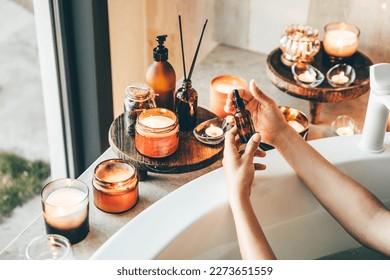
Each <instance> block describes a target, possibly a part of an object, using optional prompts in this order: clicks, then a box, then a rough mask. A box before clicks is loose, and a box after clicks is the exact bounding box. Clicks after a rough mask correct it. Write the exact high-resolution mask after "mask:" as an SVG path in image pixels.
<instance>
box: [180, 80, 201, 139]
mask: <svg viewBox="0 0 390 280" xmlns="http://www.w3.org/2000/svg"><path fill="white" fill-rule="evenodd" d="M175 108H176V115H177V116H178V118H179V125H180V130H183V131H188V130H193V129H194V128H195V126H196V118H197V115H198V93H197V91H196V90H195V89H194V88H193V87H192V82H191V80H189V79H185V80H184V81H183V85H182V87H181V88H179V89H178V90H177V92H176V99H175Z"/></svg>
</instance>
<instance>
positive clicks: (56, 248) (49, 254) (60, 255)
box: [25, 234, 74, 260]
mask: <svg viewBox="0 0 390 280" xmlns="http://www.w3.org/2000/svg"><path fill="white" fill-rule="evenodd" d="M25 257H26V259H27V260H72V259H74V256H73V250H72V245H71V244H70V242H69V240H68V239H67V238H66V237H64V236H62V235H58V234H47V235H41V236H38V237H36V238H34V239H32V240H31V241H30V242H29V243H28V245H27V248H26V251H25Z"/></svg>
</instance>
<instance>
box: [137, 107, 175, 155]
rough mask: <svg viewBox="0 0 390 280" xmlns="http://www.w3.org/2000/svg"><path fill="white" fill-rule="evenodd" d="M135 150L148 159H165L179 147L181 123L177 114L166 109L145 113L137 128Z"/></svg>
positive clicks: (150, 110)
mask: <svg viewBox="0 0 390 280" xmlns="http://www.w3.org/2000/svg"><path fill="white" fill-rule="evenodd" d="M135 130H136V133H135V148H136V149H137V151H138V152H139V153H140V154H142V155H144V156H147V157H151V158H164V157H167V156H170V155H172V154H173V153H174V152H176V150H177V149H178V147H179V122H178V119H177V116H176V115H175V113H173V112H172V111H170V110H168V109H164V108H154V109H148V110H145V111H143V112H142V113H141V114H140V115H139V116H138V119H137V124H136V126H135Z"/></svg>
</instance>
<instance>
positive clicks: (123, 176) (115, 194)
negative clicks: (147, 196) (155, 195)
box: [92, 159, 139, 213]
mask: <svg viewBox="0 0 390 280" xmlns="http://www.w3.org/2000/svg"><path fill="white" fill-rule="evenodd" d="M92 186H93V198H94V203H95V205H96V207H97V208H99V209H100V210H102V211H105V212H108V213H121V212H124V211H127V210H129V209H131V208H133V207H134V206H135V205H136V204H137V202H138V197H139V195H138V178H137V171H136V169H135V167H134V166H133V165H132V164H131V163H129V162H126V161H124V160H122V159H109V160H105V161H102V162H101V163H99V164H98V165H97V166H96V167H95V170H94V176H93V179H92Z"/></svg>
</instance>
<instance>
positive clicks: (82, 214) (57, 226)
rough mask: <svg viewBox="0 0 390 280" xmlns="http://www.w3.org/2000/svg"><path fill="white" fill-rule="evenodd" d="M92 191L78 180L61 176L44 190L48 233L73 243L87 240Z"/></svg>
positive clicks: (43, 202) (42, 198)
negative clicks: (63, 237)
mask: <svg viewBox="0 0 390 280" xmlns="http://www.w3.org/2000/svg"><path fill="white" fill-rule="evenodd" d="M88 195H89V190H88V186H87V185H86V184H85V183H84V182H82V181H80V180H77V179H68V178H66V179H58V180H55V181H52V182H50V183H48V184H47V185H46V186H44V187H43V189H42V191H41V200H42V208H43V217H44V220H45V226H46V233H47V234H59V235H62V236H65V237H66V238H68V239H69V241H70V243H71V244H75V243H78V242H80V241H81V240H83V239H84V238H85V237H86V236H87V234H88V232H89V199H88Z"/></svg>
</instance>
